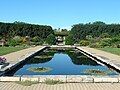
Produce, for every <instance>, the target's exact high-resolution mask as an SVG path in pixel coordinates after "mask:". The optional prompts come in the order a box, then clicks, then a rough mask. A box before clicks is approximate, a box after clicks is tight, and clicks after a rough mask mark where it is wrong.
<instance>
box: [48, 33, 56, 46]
mask: <svg viewBox="0 0 120 90" xmlns="http://www.w3.org/2000/svg"><path fill="white" fill-rule="evenodd" d="M46 43H47V44H49V45H54V44H56V38H55V35H53V34H50V35H48V36H47V38H46Z"/></svg>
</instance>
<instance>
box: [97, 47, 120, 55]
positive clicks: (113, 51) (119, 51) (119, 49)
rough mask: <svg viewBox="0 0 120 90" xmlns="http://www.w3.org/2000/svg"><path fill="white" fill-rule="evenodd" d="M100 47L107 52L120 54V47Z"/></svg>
mask: <svg viewBox="0 0 120 90" xmlns="http://www.w3.org/2000/svg"><path fill="white" fill-rule="evenodd" d="M98 49H99V50H103V51H106V52H110V53H113V54H117V55H120V48H110V47H107V48H98Z"/></svg>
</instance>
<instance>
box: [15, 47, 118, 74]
mask: <svg viewBox="0 0 120 90" xmlns="http://www.w3.org/2000/svg"><path fill="white" fill-rule="evenodd" d="M39 67H47V68H51V70H49V71H46V72H33V71H30V68H39ZM90 70H97V71H101V72H104V73H99V72H98V75H118V73H117V72H116V71H114V70H112V69H110V68H108V67H107V66H104V65H102V64H98V63H97V62H96V61H94V60H92V59H91V58H88V57H87V56H85V55H84V54H82V53H81V52H80V51H79V50H76V49H70V50H53V49H46V50H44V51H43V52H41V53H38V54H37V55H35V56H34V57H32V58H31V59H30V60H28V62H27V63H26V64H25V65H23V66H22V67H21V68H20V69H18V70H17V71H16V72H14V74H13V75H14V76H16V75H21V76H22V75H97V74H96V73H95V72H94V71H93V73H90V72H88V71H90Z"/></svg>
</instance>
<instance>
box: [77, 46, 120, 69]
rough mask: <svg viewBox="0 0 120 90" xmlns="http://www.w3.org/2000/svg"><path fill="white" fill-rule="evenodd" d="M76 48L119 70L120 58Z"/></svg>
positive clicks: (95, 50)
mask: <svg viewBox="0 0 120 90" xmlns="http://www.w3.org/2000/svg"><path fill="white" fill-rule="evenodd" d="M77 48H78V49H80V50H82V51H85V52H87V53H89V54H90V55H92V56H95V57H97V58H98V59H100V60H101V61H103V62H106V63H108V64H110V65H112V66H114V67H116V68H117V69H119V70H120V56H118V55H115V54H112V53H109V52H105V51H101V50H97V49H94V48H89V47H77Z"/></svg>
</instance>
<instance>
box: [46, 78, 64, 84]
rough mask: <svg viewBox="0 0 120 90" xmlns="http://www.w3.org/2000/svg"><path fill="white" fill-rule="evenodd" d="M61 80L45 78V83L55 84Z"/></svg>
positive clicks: (60, 82)
mask: <svg viewBox="0 0 120 90" xmlns="http://www.w3.org/2000/svg"><path fill="white" fill-rule="evenodd" d="M62 83H63V82H62V81H60V80H53V79H46V80H45V84H48V85H55V84H62Z"/></svg>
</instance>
